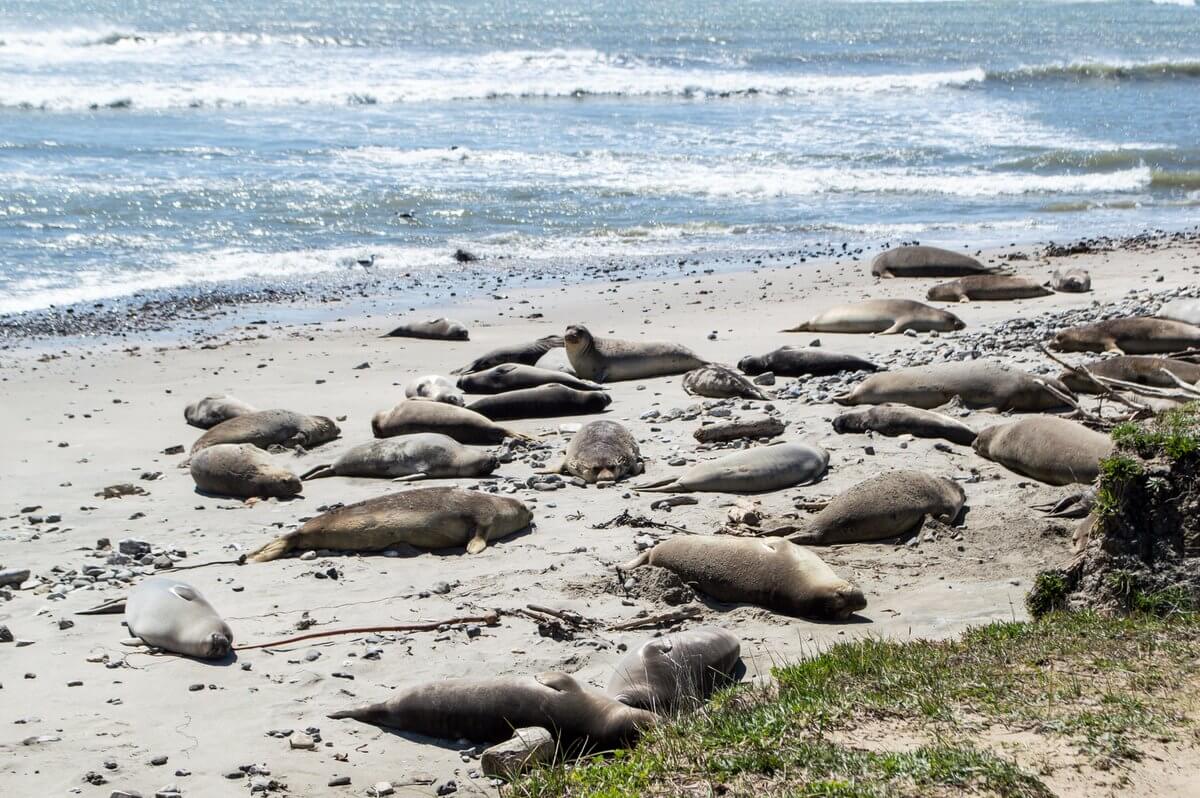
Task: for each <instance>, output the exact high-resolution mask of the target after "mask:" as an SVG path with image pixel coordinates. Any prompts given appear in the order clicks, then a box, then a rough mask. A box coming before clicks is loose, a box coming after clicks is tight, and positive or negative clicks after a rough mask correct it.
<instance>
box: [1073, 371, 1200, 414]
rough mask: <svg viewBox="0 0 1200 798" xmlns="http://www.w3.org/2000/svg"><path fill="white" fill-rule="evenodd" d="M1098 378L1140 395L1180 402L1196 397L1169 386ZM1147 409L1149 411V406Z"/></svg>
mask: <svg viewBox="0 0 1200 798" xmlns="http://www.w3.org/2000/svg"><path fill="white" fill-rule="evenodd" d="M1096 379H1098V380H1101V381H1102V382H1105V383H1108V384H1109V385H1111V386H1113V387H1117V388H1120V389H1121V390H1122V391H1128V392H1129V393H1135V394H1137V395H1139V396H1146V397H1149V398H1151V399H1173V400H1175V401H1178V402H1190V401H1191V400H1193V399H1195V398H1196V397H1195V396H1193V395H1192V394H1188V393H1180V392H1178V391H1172V390H1171V389H1169V388H1157V387H1155V386H1153V385H1138V384H1137V383H1136V382H1126V381H1125V380H1118V379H1114V378H1112V377H1097V378H1096ZM1147 410H1148V412H1149V409H1148V408H1147Z"/></svg>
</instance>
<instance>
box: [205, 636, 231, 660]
mask: <svg viewBox="0 0 1200 798" xmlns="http://www.w3.org/2000/svg"><path fill="white" fill-rule="evenodd" d="M232 650H233V640H231V639H230V636H229V635H226V634H222V633H221V632H214V633H213V635H212V637H210V638H209V639H208V656H209V658H210V659H220V658H222V657H226V656H229V652H230V651H232Z"/></svg>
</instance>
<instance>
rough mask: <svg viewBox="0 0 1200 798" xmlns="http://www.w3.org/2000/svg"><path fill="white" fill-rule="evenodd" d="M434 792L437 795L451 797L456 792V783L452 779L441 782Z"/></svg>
mask: <svg viewBox="0 0 1200 798" xmlns="http://www.w3.org/2000/svg"><path fill="white" fill-rule="evenodd" d="M436 792H437V794H438V795H452V794H453V793H456V792H458V783H457V782H456V781H454V779H448V780H446V781H443V782H442V783H441V784H439V785H438V786H437V790H436Z"/></svg>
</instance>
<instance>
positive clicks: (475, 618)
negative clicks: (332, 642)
mask: <svg viewBox="0 0 1200 798" xmlns="http://www.w3.org/2000/svg"><path fill="white" fill-rule="evenodd" d="M464 623H482V624H487V625H488V626H495V625H496V624H498V623H500V614H499V613H497V612H488V613H486V614H485V615H464V616H461V617H458V618H447V619H446V620H444V621H429V622H428V623H402V624H396V625H394V626H357V627H354V628H352V629H330V630H328V631H325V632H312V633H310V634H306V635H297V636H296V637H289V638H286V639H284V640H272V641H271V642H269V643H255V644H254V645H251V646H234V647H233V650H234V651H247V650H249V649H252V648H274V647H275V646H285V645H288V644H289V643H299V642H300V641H301V640H312V639H313V638H317V637H334V636H335V635H362V634H373V633H375V632H436V631H437V630H438V629H440V628H441V627H443V626H452V625H457V624H464Z"/></svg>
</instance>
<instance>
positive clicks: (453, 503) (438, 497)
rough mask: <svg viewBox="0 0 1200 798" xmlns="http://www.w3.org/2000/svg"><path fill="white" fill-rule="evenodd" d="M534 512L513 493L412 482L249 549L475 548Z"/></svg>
mask: <svg viewBox="0 0 1200 798" xmlns="http://www.w3.org/2000/svg"><path fill="white" fill-rule="evenodd" d="M532 520H533V514H532V513H530V512H529V508H528V507H526V506H525V505H524V504H522V503H521V502H519V501H517V500H516V499H510V498H508V497H505V496H493V495H492V494H490V493H481V492H479V491H474V490H464V489H463V488H415V489H413V490H407V491H404V492H402V493H389V494H387V495H386V496H377V497H375V498H374V499H367V500H366V501H361V502H357V503H355V504H347V505H346V506H345V507H339V508H338V509H336V510H330V511H329V512H327V513H323V514H321V515H318V516H317V517H316V518H312V519H309V520H308V521H306V522H305V523H304V524H303V525H302V526H301V527H300V528H299V529H294V530H292V531H291V532H288V533H287V534H286V535H282V536H280V537H278V538H276V539H275V540H273V541H271V542H270V543H268V544H267V545H265V546H263V547H262V548H260V549H258V550H257V551H255V552H254V553H252V554H251V555H250V556H249V557H248V558H247V559H248V560H249V561H251V562H270V561H271V560H277V559H279V558H280V557H282V556H283V555H285V554H287V553H288V552H289V551H294V550H295V549H338V550H342V551H383V550H384V549H390V548H395V547H397V546H404V545H408V546H414V547H416V548H419V549H451V548H457V547H458V546H464V545H465V546H466V547H467V554H478V553H479V552H481V551H483V550H484V548H486V547H487V544H488V541H490V540H498V539H500V538H503V537H507V536H508V535H511V534H513V533H514V532H519V531H520V530H522V529H524V528H525V527H527V526H529V523H530V521H532Z"/></svg>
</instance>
